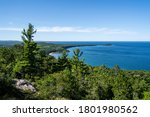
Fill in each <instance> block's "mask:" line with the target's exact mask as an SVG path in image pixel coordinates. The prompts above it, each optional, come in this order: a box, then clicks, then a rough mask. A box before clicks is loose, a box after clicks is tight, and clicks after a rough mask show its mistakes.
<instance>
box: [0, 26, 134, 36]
mask: <svg viewBox="0 0 150 117" xmlns="http://www.w3.org/2000/svg"><path fill="white" fill-rule="evenodd" d="M0 31H22V29H21V28H0ZM37 31H38V32H53V33H62V32H68V33H69V32H73V33H99V34H128V35H133V34H137V32H133V31H127V30H120V29H110V28H82V27H60V26H55V27H38V28H37Z"/></svg>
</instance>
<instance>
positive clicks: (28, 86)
mask: <svg viewBox="0 0 150 117" xmlns="http://www.w3.org/2000/svg"><path fill="white" fill-rule="evenodd" d="M14 83H15V87H16V88H17V89H20V90H24V91H31V92H36V89H35V87H34V86H33V84H32V83H30V82H29V81H27V80H25V79H15V80H14Z"/></svg>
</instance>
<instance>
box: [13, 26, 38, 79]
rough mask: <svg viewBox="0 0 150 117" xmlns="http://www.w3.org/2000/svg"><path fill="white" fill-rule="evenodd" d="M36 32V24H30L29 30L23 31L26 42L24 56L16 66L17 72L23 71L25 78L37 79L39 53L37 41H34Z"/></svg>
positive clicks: (24, 41) (23, 38) (24, 42)
mask: <svg viewBox="0 0 150 117" xmlns="http://www.w3.org/2000/svg"><path fill="white" fill-rule="evenodd" d="M35 33H36V30H34V26H33V25H32V24H29V26H28V29H27V30H25V29H24V30H23V32H22V40H23V44H24V48H23V57H22V58H21V60H20V61H17V64H16V66H15V68H14V71H15V72H16V73H18V72H19V73H21V74H22V75H23V78H29V79H31V80H33V81H34V80H35V79H34V76H35V75H36V73H37V72H36V71H37V64H36V63H37V59H36V56H37V54H38V48H37V43H35V42H34V41H33V37H34V36H33V35H34V34H35Z"/></svg>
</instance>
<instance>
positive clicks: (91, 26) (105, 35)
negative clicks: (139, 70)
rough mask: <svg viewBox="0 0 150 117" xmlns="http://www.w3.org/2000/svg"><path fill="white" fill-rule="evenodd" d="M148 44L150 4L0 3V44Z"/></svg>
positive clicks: (114, 0) (126, 0) (93, 0)
mask: <svg viewBox="0 0 150 117" xmlns="http://www.w3.org/2000/svg"><path fill="white" fill-rule="evenodd" d="M28 23H32V24H33V25H34V26H35V29H37V34H36V35H35V40H37V41H39V40H40V41H42V40H43V41H150V0H0V40H21V31H22V29H23V28H26V27H27V26H28Z"/></svg>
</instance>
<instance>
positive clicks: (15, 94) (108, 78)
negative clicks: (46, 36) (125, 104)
mask: <svg viewBox="0 0 150 117" xmlns="http://www.w3.org/2000/svg"><path fill="white" fill-rule="evenodd" d="M35 34H36V30H35V29H34V26H33V25H32V24H29V26H28V28H27V29H24V30H23V31H22V43H19V44H16V43H15V44H14V45H11V46H0V99H30V100H32V99H37V100H38V99H46V100H49V99H50V100H57V99H60V100H63V99H64V100H141V99H145V100H146V99H150V71H133V70H132V71H131V70H121V69H120V68H119V66H117V65H116V66H114V68H108V67H107V66H105V65H102V66H98V67H93V66H90V65H87V64H85V63H84V60H82V59H81V56H82V54H84V53H83V52H81V51H80V50H79V49H76V50H74V56H73V57H71V58H69V57H68V54H67V51H65V49H62V48H59V49H58V50H61V52H62V51H63V52H62V56H60V57H59V58H54V57H53V56H51V55H49V54H48V53H49V52H50V50H49V46H48V45H45V44H44V43H43V44H42V43H41V44H39V43H36V42H35V41H34V40H33V38H34V35H35ZM54 50H55V51H57V49H56V47H55V46H53V51H54Z"/></svg>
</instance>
